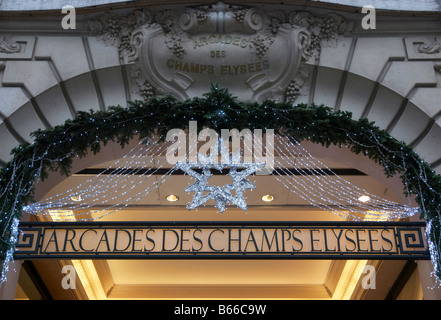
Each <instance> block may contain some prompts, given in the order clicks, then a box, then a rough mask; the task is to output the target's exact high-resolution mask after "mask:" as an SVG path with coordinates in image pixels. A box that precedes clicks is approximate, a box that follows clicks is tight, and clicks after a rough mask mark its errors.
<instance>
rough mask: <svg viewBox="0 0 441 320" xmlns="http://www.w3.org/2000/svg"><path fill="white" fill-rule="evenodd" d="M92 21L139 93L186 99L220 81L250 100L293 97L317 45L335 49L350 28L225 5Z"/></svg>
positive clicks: (334, 18)
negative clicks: (127, 65)
mask: <svg viewBox="0 0 441 320" xmlns="http://www.w3.org/2000/svg"><path fill="white" fill-rule="evenodd" d="M89 25H90V30H91V31H92V32H93V33H94V34H97V35H99V38H100V39H101V40H102V41H104V42H105V43H106V44H107V45H113V46H117V47H118V48H119V52H120V58H121V59H122V60H123V61H124V62H125V63H130V64H131V72H130V78H131V81H132V82H133V83H134V84H135V87H136V88H137V91H138V94H140V95H141V96H142V97H143V98H149V97H151V96H153V95H164V94H171V95H174V96H176V97H177V98H178V99H180V100H185V99H188V98H190V97H194V96H200V95H201V94H203V93H205V92H207V91H208V90H209V88H210V85H211V84H218V85H219V86H221V87H227V88H229V89H230V92H232V94H234V95H236V96H238V98H239V99H240V100H242V101H250V102H252V101H263V100H265V99H273V100H279V101H280V100H285V101H290V102H294V101H295V100H296V98H297V97H298V96H299V95H301V94H302V93H303V92H305V91H306V90H307V88H305V87H304V85H305V84H306V83H307V81H306V79H307V78H308V77H309V68H306V67H305V63H306V62H307V61H311V59H316V58H318V57H319V55H320V49H321V47H322V46H335V45H336V42H337V40H338V37H339V36H341V34H342V33H344V32H345V31H346V30H347V29H348V28H350V24H348V23H347V22H346V21H345V20H344V19H343V18H342V17H340V16H338V15H335V14H329V15H326V16H323V17H317V16H314V15H312V14H311V13H309V12H297V11H295V12H291V13H285V12H283V11H278V10H275V11H268V10H262V9H260V8H258V7H247V6H239V5H227V4H224V3H218V4H216V5H210V6H198V7H184V8H182V9H177V10H175V9H167V10H161V11H158V12H155V13H151V12H150V11H147V10H136V11H134V12H132V13H131V14H130V15H129V16H126V17H119V16H116V15H111V14H106V15H103V16H101V17H100V18H99V19H98V20H96V21H91V22H90V24H89Z"/></svg>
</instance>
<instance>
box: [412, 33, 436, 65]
mask: <svg viewBox="0 0 441 320" xmlns="http://www.w3.org/2000/svg"><path fill="white" fill-rule="evenodd" d="M405 44H406V50H407V56H408V58H409V60H441V34H440V35H434V36H433V37H407V38H405Z"/></svg>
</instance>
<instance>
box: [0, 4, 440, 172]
mask: <svg viewBox="0 0 441 320" xmlns="http://www.w3.org/2000/svg"><path fill="white" fill-rule="evenodd" d="M319 11H320V10H319ZM324 11H326V10H324ZM320 13H323V10H322V11H320ZM347 17H348V18H354V19H355V20H357V19H359V18H360V16H359V15H351V14H349V15H347ZM398 18H399V19H401V20H402V21H407V22H409V21H408V20H407V18H406V17H398ZM85 19H88V18H87V17H86V18H85ZM402 21H400V22H397V24H399V23H401V22H402ZM429 24H430V26H437V22H434V21H429ZM415 27H416V28H418V27H417V26H416V25H415ZM43 29H44V27H43ZM390 30H393V28H390ZM390 30H388V29H387V27H386V29H385V30H382V31H383V32H384V31H386V32H389V36H384V33H382V32H381V31H379V32H378V33H366V32H364V31H363V30H358V31H356V32H355V33H353V34H347V35H345V36H343V37H342V38H341V39H339V41H338V42H337V45H336V46H334V47H332V46H331V47H323V48H322V50H321V54H320V60H318V61H314V62H311V61H309V62H306V68H307V69H308V68H309V71H310V73H309V77H308V78H307V81H306V85H304V86H303V87H302V90H303V91H302V94H301V95H299V96H297V97H296V100H295V103H300V102H314V103H316V104H321V103H323V104H326V105H328V106H331V107H333V108H334V109H336V110H349V111H351V112H353V113H354V117H355V118H358V117H367V118H369V119H370V120H375V121H376V122H377V123H378V124H379V125H380V127H381V128H383V129H386V130H388V131H389V133H390V134H391V135H392V136H393V137H395V138H397V139H398V140H403V141H405V142H406V143H408V144H411V145H413V146H414V147H415V150H416V151H417V152H418V153H419V154H420V155H421V156H422V157H423V158H424V159H425V160H426V161H427V162H429V163H430V164H431V165H432V167H433V168H434V169H435V170H436V171H438V172H439V170H441V169H440V168H441V165H440V159H441V154H440V152H441V151H439V148H437V147H435V146H437V140H438V137H439V135H440V131H439V130H440V128H439V110H438V109H437V108H436V103H437V101H439V97H440V95H441V94H440V89H439V77H440V76H439V59H440V58H439V55H438V54H437V53H436V52H421V51H420V50H419V46H420V45H421V43H425V42H427V41H429V42H430V41H433V32H427V29H421V30H417V31H418V32H417V35H416V36H415V35H412V37H409V36H406V30H402V31H401V32H402V34H403V35H400V36H396V35H395V34H392V33H391V32H392V31H390ZM429 30H430V27H429ZM413 31H415V30H413ZM62 32H63V31H59V32H58V31H57V32H55V33H56V35H54V36H52V35H51V36H48V35H45V34H43V33H39V34H37V35H31V36H29V34H26V35H22V36H17V35H14V34H10V35H9V34H8V35H7V36H8V37H7V41H10V42H16V41H17V42H19V43H25V44H26V50H23V51H22V52H20V55H16V53H5V54H3V55H2V56H1V59H0V62H3V71H0V73H1V77H0V79H1V82H2V87H1V88H0V89H1V91H0V93H1V95H2V97H3V96H4V97H5V99H4V100H3V99H2V102H3V104H2V105H1V111H2V120H3V122H2V124H1V125H0V130H1V132H2V138H3V137H4V139H2V148H0V150H2V152H3V153H0V159H1V162H3V164H4V163H6V162H7V161H8V160H9V159H10V156H9V154H8V153H9V150H11V149H12V148H13V147H14V146H16V145H18V143H20V142H23V141H28V139H29V138H28V135H29V133H30V132H32V131H34V130H36V129H38V128H40V127H45V126H46V127H50V126H53V125H56V124H58V123H61V122H62V121H64V120H65V119H67V118H69V117H72V116H73V115H74V114H75V112H76V111H79V110H88V109H90V108H94V109H96V110H100V109H105V108H106V107H107V106H109V105H115V104H121V105H125V104H126V101H127V100H131V99H135V98H139V97H141V96H140V95H139V92H138V91H137V89H139V88H137V87H136V86H135V87H133V86H131V84H130V83H131V81H132V80H133V77H132V76H131V75H130V68H129V67H127V65H126V64H125V63H124V62H123V61H122V60H120V57H119V52H118V49H117V48H116V47H112V46H107V45H106V44H105V43H104V42H102V41H99V40H97V38H98V37H97V36H90V35H89V34H87V31H86V28H84V29H82V31H80V32H79V33H73V34H70V35H69V37H65V34H64V33H62ZM35 40H37V41H35ZM377 46H379V47H381V48H382V49H381V50H380V51H378V50H376V49H375V48H376V47H377ZM23 47H24V46H23ZM29 48H32V49H33V50H30V49H29ZM66 57H70V58H72V59H73V60H72V63H69V62H66ZM408 74H411V75H412V77H405V76H403V75H408ZM2 102H0V104H1V103H2Z"/></svg>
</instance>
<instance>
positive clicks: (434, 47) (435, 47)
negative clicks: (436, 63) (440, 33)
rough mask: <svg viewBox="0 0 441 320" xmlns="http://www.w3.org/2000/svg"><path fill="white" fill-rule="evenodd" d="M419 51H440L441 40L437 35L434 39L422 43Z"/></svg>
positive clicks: (428, 52) (430, 52)
mask: <svg viewBox="0 0 441 320" xmlns="http://www.w3.org/2000/svg"><path fill="white" fill-rule="evenodd" d="M418 52H419V53H427V54H434V53H440V52H441V40H438V39H437V37H435V39H434V40H433V41H427V42H424V43H422V44H421V45H420V46H419V47H418Z"/></svg>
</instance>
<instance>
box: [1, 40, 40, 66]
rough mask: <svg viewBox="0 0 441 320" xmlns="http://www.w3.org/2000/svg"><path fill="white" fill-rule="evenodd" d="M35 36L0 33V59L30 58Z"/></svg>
mask: <svg viewBox="0 0 441 320" xmlns="http://www.w3.org/2000/svg"><path fill="white" fill-rule="evenodd" d="M34 44H35V37H32V36H14V37H10V38H9V37H6V36H1V35H0V59H9V60H13V59H23V60H27V59H31V58H32V53H33V51H34Z"/></svg>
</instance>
